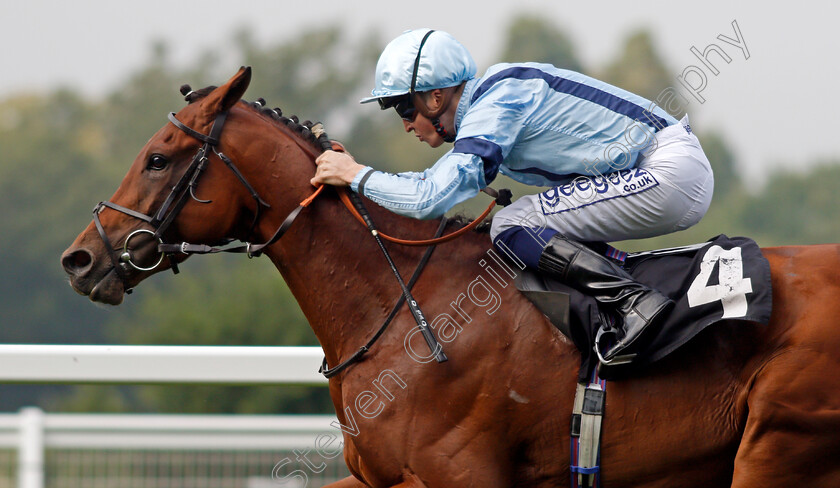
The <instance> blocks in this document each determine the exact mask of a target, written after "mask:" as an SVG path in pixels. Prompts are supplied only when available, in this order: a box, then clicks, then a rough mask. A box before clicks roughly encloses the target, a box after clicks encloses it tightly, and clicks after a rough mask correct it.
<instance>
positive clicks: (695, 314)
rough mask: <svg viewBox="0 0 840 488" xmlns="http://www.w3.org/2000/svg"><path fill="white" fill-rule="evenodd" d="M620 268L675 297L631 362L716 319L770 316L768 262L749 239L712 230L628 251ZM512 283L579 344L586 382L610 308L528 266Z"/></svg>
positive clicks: (661, 353)
mask: <svg viewBox="0 0 840 488" xmlns="http://www.w3.org/2000/svg"><path fill="white" fill-rule="evenodd" d="M623 266H624V269H625V270H626V271H627V272H629V273H630V274H631V275H632V276H633V277H634V278H635V279H636V280H638V281H639V282H641V283H644V284H646V285H648V286H650V287H651V288H654V289H656V290H659V291H660V292H661V293H662V294H664V295H666V296H668V297H669V298H671V299H672V300H674V302H676V306H675V307H674V309H673V311H672V312H671V313H670V314H669V315H668V317H666V318H665V319H664V321H663V322H662V323H661V325H659V326H658V328H657V329H656V330H654V331H651V332H650V333H649V334H646V336H645V339H644V343H643V344H641V345H639V347H638V348H637V349H636V351H634V352H637V353H638V355H637V356H636V358H635V359H634V360H633V362H632V363H631V365H629V366H630V367H632V366H642V365H645V364H650V363H653V362H655V361H658V360H660V359H662V358H663V357H665V356H667V355H668V354H670V353H672V352H673V351H674V350H676V349H677V348H679V347H680V346H682V345H683V344H685V343H686V342H688V341H689V340H690V339H691V338H692V337H694V336H695V335H697V334H698V333H699V332H700V331H702V330H703V329H705V328H706V327H708V326H709V325H711V324H714V323H715V322H718V321H721V320H743V321H749V322H757V323H761V324H767V323H768V321H769V320H770V313H771V310H772V288H771V284H770V264H769V263H768V262H767V259H766V258H765V257H764V255H763V254H762V253H761V250H760V249H759V247H758V245H757V244H756V243H755V242H754V241H753V240H752V239H749V238H746V237H733V238H730V237H727V236H725V235H719V236H717V237H715V238H713V239H710V240H709V241H707V242H705V243H702V244H697V245H694V246H686V247H679V248H672V249H660V250H656V251H647V252H640V253H630V254H627V256H626V258H625V259H624V260H623ZM517 288H519V289H520V290H521V291H522V292H523V293H524V294H525V295H526V296H527V297H528V298H529V299H531V301H532V302H534V304H535V305H536V306H537V307H538V308H539V309H540V310H542V312H543V313H544V314H545V315H546V316H547V317H548V318H549V319H550V320H551V322H552V323H553V324H554V325H555V326H556V327H557V328H559V329H560V330H561V331H562V332H563V333H564V334H566V336H568V337H569V338H570V339H571V340H572V341H573V342H574V343H575V345H576V346H577V347H578V349H580V351H581V353H582V358H581V360H582V363H581V370H580V378H579V379H580V381H585V380H586V379H587V376H588V374H589V373H590V372H591V371H592V370H593V368H594V367H595V366H597V365H598V362H599V361H598V356H597V355H596V354H595V350H594V346H595V336H596V334H597V333H598V330H599V329H600V328H602V327H611V326H612V323H613V322H614V318H613V317H612V316H611V313H610V311H609V310H604V309H603V308H601V309H599V306H598V304H597V302H596V301H595V299H593V298H592V297H589V296H586V295H583V294H582V293H580V292H578V291H576V290H574V289H572V288H570V287H568V286H566V285H564V284H562V283H560V282H558V281H556V280H552V279H551V278H548V277H545V276H542V275H541V274H539V273H537V272H534V271H530V270H525V271H523V272H522V274H520V275H519V276H518V278H517ZM611 368H622V367H621V366H613V367H611ZM602 371H603V369H602Z"/></svg>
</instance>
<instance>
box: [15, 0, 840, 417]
mask: <svg viewBox="0 0 840 488" xmlns="http://www.w3.org/2000/svg"><path fill="white" fill-rule="evenodd" d="M384 44H385V41H384V40H383V39H380V38H379V37H378V36H377V35H376V34H375V33H372V34H370V35H369V36H368V37H366V38H364V39H361V40H358V41H354V42H351V41H349V40H348V39H347V38H346V37H345V35H344V33H343V32H342V31H341V30H340V29H338V28H323V29H321V30H315V31H312V32H310V33H309V34H307V35H306V36H305V37H302V38H296V39H294V40H292V41H288V42H284V43H279V44H275V45H268V46H260V45H257V44H256V43H255V41H254V40H253V39H252V38H251V37H250V36H249V35H248V33H247V32H246V31H242V32H240V33H239V34H237V35H236V36H234V38H233V39H232V45H234V46H235V48H236V51H237V52H238V59H239V60H241V62H237V63H236V66H231V65H229V64H227V63H222V62H220V60H219V59H218V57H217V56H215V55H214V54H213V53H203V54H202V53H198V54H197V56H196V59H195V62H194V64H192V65H189V66H177V67H176V66H173V65H172V63H171V62H170V61H169V60H168V57H167V48H166V46H165V45H164V44H161V43H158V44H155V45H154V46H152V49H151V51H150V58H149V59H148V60H147V61H146V63H145V64H144V65H143V66H141V67H140V68H139V69H138V70H137V71H136V72H134V73H132V74H130V75H129V76H128V77H127V78H126V79H125V81H124V83H122V84H121V85H120V86H118V87H115V88H114V89H113V91H112V92H111V93H110V94H108V95H107V96H105V97H103V98H102V99H99V100H91V99H87V98H84V97H82V96H81V95H79V94H78V93H76V92H74V91H71V90H56V91H53V92H50V93H43V94H40V95H37V96H34V95H20V96H12V97H9V98H7V99H5V100H0V148H2V151H0V208H2V210H3V211H2V212H0V228H2V232H0V318H2V325H3V327H2V328H0V341H2V342H5V343H77V344H78V343H120V344H207V345H214V344H223V345H317V341H316V339H315V337H314V334H313V333H312V332H311V330H310V329H309V327H308V325H307V324H306V321H305V319H304V318H303V316H302V314H301V313H300V310H299V309H298V307H297V304H296V303H295V301H294V298H293V297H292V295H291V293H290V292H289V290H288V289H287V288H286V286H285V284H284V283H283V281H282V279H281V277H280V275H279V274H278V273H277V272H276V270H274V268H273V267H272V266H271V263H270V262H268V260H266V259H263V260H254V261H249V260H247V259H242V258H235V257H219V256H215V257H197V258H192V259H190V260H189V261H188V262H187V263H185V265H184V266H183V273H182V274H181V275H179V276H177V277H173V276H172V275H171V274H168V273H166V274H161V275H157V276H155V277H153V278H151V279H150V280H148V281H147V282H146V283H144V284H143V286H141V287H140V288H139V289H138V290H137V292H136V293H135V294H134V295H133V296H131V297H129V298H128V299H127V301H126V303H125V304H124V305H122V306H120V307H119V308H103V307H96V306H93V305H91V304H90V303H89V302H88V301H87V300H86V299H85V298H82V297H79V296H77V295H75V293H74V292H73V291H72V290H71V289H70V287H69V286H67V284H66V282H65V281H66V280H65V279H64V276H63V272H62V270H61V267H60V265H59V260H58V258H59V255H60V253H61V252H62V251H63V250H64V248H66V247H67V246H68V245H69V244H70V243H71V242H72V240H73V239H74V238H75V236H76V235H77V234H78V233H79V232H80V231H81V230H82V229H83V228H84V227H85V226H86V225H88V223H89V222H90V219H91V217H90V211H91V209H92V208H93V206H94V205H95V204H96V203H97V202H98V201H99V200H103V199H107V198H108V197H109V196H110V195H111V194H112V192H113V191H114V190H115V189H116V187H117V186H118V184H119V181H120V180H121V178H122V175H123V174H124V173H125V171H126V169H127V168H128V166H129V165H130V163H131V161H132V160H133V159H134V157H135V155H136V153H137V151H138V150H139V149H140V147H141V146H142V145H143V144H144V143H145V141H146V140H147V139H148V138H149V137H150V136H151V135H152V134H153V133H154V132H156V131H157V130H158V129H159V128H160V127H161V126H162V125H163V124H164V123H165V121H166V119H165V116H166V113H168V112H169V111H174V110H177V109H178V108H179V107H180V106H182V104H183V103H184V102H183V99H182V97H181V96H180V95H179V93H178V87H179V86H180V85H181V84H182V83H190V84H191V85H192V86H193V87H194V88H198V87H201V86H205V85H210V84H221V83H222V82H224V81H225V80H227V79H228V77H229V76H230V75H232V74H233V72H234V71H235V69H236V67H238V65H239V64H247V65H251V66H253V68H254V72H253V75H254V77H253V81H252V83H251V87H250V89H249V91H248V94H247V95H246V98H248V99H250V100H253V99H256V98H257V97H263V98H265V99H266V100H267V101H268V104H269V106H271V107H275V106H279V107H281V108H282V109H283V111H284V112H285V113H286V114H292V113H294V114H297V115H298V116H299V117H300V118H301V119H302V120H304V119H307V118H309V119H312V120H321V121H323V122H325V123H326V127H327V129H328V131H329V133H330V135H331V136H332V137H334V138H337V139H340V140H342V141H344V142H345V143H346V145H347V147H348V149H349V150H350V152H352V153H353V154H354V155H355V156H356V157H357V158H358V159H359V160H360V161H364V162H367V163H369V164H371V165H373V166H376V167H378V168H381V169H385V170H389V171H405V170H420V169H422V168H425V167H428V166H430V165H431V163H432V162H433V161H434V160H435V159H436V158H437V157H439V156H440V154H442V151H443V150H445V149H438V150H433V149H429V148H428V147H427V146H425V145H423V146H422V147H421V146H419V145H418V143H417V142H416V140H415V138H414V137H413V135H408V134H405V133H404V130H403V127H402V125H401V124H400V123H399V121H398V119H397V117H396V115H395V114H393V113H392V112H391V111H388V112H386V113H384V114H380V113H379V110H378V107H375V106H373V105H366V106H362V107H359V106H358V105H357V104H356V102H357V100H358V98H359V97H360V96H363V95H364V94H365V93H366V91H367V90H369V89H370V84H371V83H372V72H373V66H374V64H375V61H376V58H377V56H378V53H379V50H380V49H381V46H383V45H384ZM498 60H499V61H526V60H527V61H542V62H551V63H554V64H556V65H558V66H561V67H564V68H568V69H575V70H580V71H584V72H587V73H589V74H592V75H595V76H599V77H602V78H604V79H605V80H606V81H609V82H612V83H614V84H617V85H619V86H623V87H626V88H628V89H630V90H633V91H636V92H638V93H640V94H642V95H644V96H647V97H649V98H655V97H656V95H657V94H658V93H660V92H661V90H663V89H665V88H666V87H667V86H669V85H670V84H671V83H672V82H673V81H674V79H673V76H672V75H673V74H675V73H676V72H675V71H674V70H673V69H671V68H670V67H668V66H666V65H665V64H664V63H663V61H662V58H661V56H660V55H659V54H658V53H657V51H656V48H655V41H654V39H653V37H652V36H651V35H650V33H648V32H646V31H639V32H636V33H633V34H631V35H630V36H629V37H628V38H627V39H626V43H625V45H624V47H623V49H620V50H619V51H618V54H617V55H616V57H615V59H614V60H612V61H611V62H609V63H608V64H607V65H606V66H604V67H600V68H597V67H596V68H592V67H585V66H583V65H582V64H581V62H580V61H579V60H578V58H577V56H576V55H575V49H574V46H573V45H572V43H571V41H570V39H569V37H568V36H567V35H566V33H565V32H563V31H562V30H561V29H559V28H557V27H556V26H553V25H551V24H548V23H546V22H545V21H543V20H542V19H540V18H539V17H536V16H523V17H520V18H517V19H513V20H512V22H511V24H510V28H509V30H508V32H507V39H506V42H505V44H504V46H503V49H502V52H501V54H500V56H499V59H498ZM700 138H701V140H702V142H703V145H704V148H705V150H706V153H707V155H708V156H709V159H710V160H711V162H712V165H713V166H714V169H715V174H716V190H715V198H714V201H713V203H712V207H711V209H710V210H709V213H708V215H707V216H706V217H705V218H704V219H703V221H702V222H701V223H700V224H698V225H697V226H695V227H693V228H691V229H689V230H687V231H684V232H681V233H678V234H673V235H669V236H663V237H659V238H656V239H647V240H644V241H636V242H627V243H620V246H621V247H624V248H625V249H627V250H637V249H644V248H655V247H667V246H673V245H683V244H688V243H691V242H698V241H703V240H706V239H708V238H710V237H712V236H714V235H717V234H720V233H726V234H729V235H749V236H751V237H754V238H756V240H758V241H759V244H762V245H778V244H810V243H822V242H835V241H837V240H838V236H839V235H840V228H838V227H840V219H838V218H837V209H838V208H840V196H838V195H840V192H837V191H836V189H835V188H834V187H835V186H840V165H838V164H837V163H838V162H837V161H827V162H824V164H822V165H819V166H815V167H813V169H811V170H808V171H805V172H800V173H777V174H773V175H771V176H770V178H769V181H768V182H767V184H765V185H763V186H761V187H756V186H749V187H748V186H747V185H746V184H745V182H744V180H743V179H742V177H741V172H742V168H739V166H738V162H737V159H736V157H735V155H734V154H733V152H732V150H731V149H730V148H729V147H728V146H727V142H726V139H725V138H724V137H723V136H722V135H721V134H719V133H715V132H707V133H702V134H700ZM745 176H746V175H745ZM509 184H510V186H511V187H512V188H513V189H514V194H515V195H522V194H523V193H526V192H534V191H536V190H535V189H533V188H526V187H524V186H523V185H518V184H515V183H511V182H510V180H506V179H505V178H500V179H499V180H497V182H496V184H494V186H508V185H509ZM486 204H487V199H486V197H479V198H476V199H474V201H471V202H468V203H467V204H464V205H462V206H459V208H457V209H455V210H454V211H455V212H467V213H472V214H475V213H476V212H477V211H478V209H479V208H483V207H484V206H485V205H486ZM26 403H38V404H41V405H42V406H45V407H46V408H51V409H61V410H78V411H123V410H130V411H144V412H146V411H148V412H153V411H165V412H262V413H270V412H329V411H331V405H330V402H329V400H328V398H327V392H326V389H324V388H303V387H299V388H298V387H284V388H266V387H254V388H249V387H247V388H246V387H189V388H185V387H177V388H176V387H162V386H142V387H93V386H85V387H77V388H68V387H52V388H48V387H27V386H17V387H8V386H7V387H2V388H0V410H9V409H17V408H18V407H19V406H21V405H23V404H26Z"/></svg>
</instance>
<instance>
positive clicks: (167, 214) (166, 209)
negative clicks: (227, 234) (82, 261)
mask: <svg viewBox="0 0 840 488" xmlns="http://www.w3.org/2000/svg"><path fill="white" fill-rule="evenodd" d="M227 115H228V113H227V112H222V113H220V114H219V115H217V116H216V119H215V120H214V121H213V126H212V127H211V128H210V134H209V135H205V134H202V133H201V132H198V131H196V130H195V129H193V128H191V127H189V126H187V125H185V124H184V123H182V122H181V121H180V120H178V119H177V117H175V113H170V114H169V121H170V122H172V124H173V125H175V127H177V128H178V129H180V130H181V131H183V132H184V133H186V134H187V135H189V136H191V137H193V138H195V139H198V140H199V141H201V142H203V145H202V146H201V148H199V150H198V152H197V153H196V154H195V156H193V159H192V162H191V163H190V165H189V166H188V167H187V170H186V171H185V172H184V174H183V175H182V176H181V178H180V179H179V180H178V182H177V183H176V184H175V186H173V187H172V190H171V191H170V192H169V195H168V196H167V197H166V200H164V202H163V204H162V205H161V206H160V208H159V209H158V210H157V211H156V212H155V213H154V215H146V214H144V213H142V212H138V211H136V210H132V209H130V208H126V207H123V206H121V205H117V204H116V203H113V202H110V201H104V202H99V204H98V205H97V206H96V207H95V208H94V209H93V222H94V224H95V225H96V230H97V231H98V232H99V236H100V237H101V238H102V241H103V242H104V243H105V248H106V249H107V251H108V255H109V256H110V258H111V262H112V263H113V265H114V266H113V268H112V270H113V271H114V272H116V273H117V276H118V277H119V278H120V280H121V281H122V282H123V285H124V288H125V292H126V293H131V289H130V288H129V286H128V276H127V274H126V273H127V271H128V269H129V267H131V268H134V269H136V270H138V271H152V270H154V269H155V268H157V267H158V266H159V265H160V264H161V263H163V260H164V258H167V259H168V260H169V264H170V267H171V268H172V271H173V272H174V273H176V274H177V273H178V264H177V261H176V260H175V259H174V253H175V252H178V251H181V252H183V253H188V252H201V251H202V249H203V248H209V249H215V248H210V247H209V246H203V247H202V246H201V245H200V246H195V245H193V244H187V243H181V244H167V243H165V242H164V240H163V239H164V234H165V233H166V231H167V229H169V226H170V225H172V222H173V221H174V220H175V217H177V216H178V214H179V213H180V212H181V209H182V208H183V207H184V205H185V204H186V203H187V201H188V198H192V199H193V200H195V201H196V202H199V203H203V204H207V203H211V201H210V200H201V199H199V198H198V197H196V195H195V187H196V185H197V183H198V178H199V177H200V176H201V173H202V172H203V171H204V170H205V168H206V167H207V163H208V162H209V161H210V159H209V157H210V156H211V155H212V154H215V155H216V156H218V157H219V159H221V160H222V162H224V163H225V165H226V166H227V167H228V168H230V169H231V171H233V173H234V174H235V175H236V177H237V179H238V180H239V181H240V182H241V183H242V184H243V185H245V187H246V188H247V189H248V191H249V192H250V193H251V196H252V197H253V198H254V200H255V202H256V211H255V212H254V220H253V222H252V223H251V229H250V230H249V234H250V233H252V232H253V230H254V227H255V226H256V223H257V220H258V219H259V216H260V210H261V209H262V208H263V207H265V208H270V205H269V204H268V203H266V202H265V201H264V200H263V199H262V198H260V196H259V195H258V194H257V192H256V190H254V187H253V186H252V185H251V184H250V183H248V181H247V180H246V179H245V177H244V176H243V175H242V173H241V172H240V171H239V169H238V168H237V167H236V165H234V164H233V161H231V160H230V158H228V157H227V156H226V155H225V154H224V153H222V152H221V151H219V150H218V148H217V147H218V145H219V137H220V135H221V133H222V128H223V127H224V124H225V120H226V119H227ZM105 208H110V209H112V210H116V211H118V212H121V213H124V214H126V215H129V216H131V217H134V218H136V219H138V220H142V221H143V222H146V223H148V224H149V225H150V226H152V228H153V229H154V230H148V229H137V230H135V231H133V232H131V233H130V234H129V235H128V237H126V239H125V242H124V244H123V248H122V252H121V253H119V254H117V252H116V251H115V250H114V247H113V246H112V245H111V241H110V240H109V239H108V236H107V234H106V233H105V228H104V227H103V226H102V222H101V221H100V219H99V214H101V213H102V211H103V210H105ZM296 215H297V214H295V216H296ZM284 224H285V222H284ZM289 225H291V222H290V223H289ZM141 234H149V235H151V236H152V238H153V239H156V240H157V241H158V246H157V249H158V252H159V253H160V259H158V260H157V262H156V263H155V264H154V265H152V266H141V265H139V264H137V263H136V262H135V259H134V257H133V255H132V252H131V249H130V247H129V244H130V243H131V240H132V238H134V237H135V236H138V235H141ZM196 247H198V248H199V249H194V248H196ZM191 248H193V249H191ZM261 248H262V246H260V249H261ZM252 249H253V247H252V246H251V245H250V244H248V245H247V246H244V252H249V253H251V251H252ZM226 250H229V251H231V252H237V250H235V249H226ZM206 252H212V251H206ZM239 252H242V251H239Z"/></svg>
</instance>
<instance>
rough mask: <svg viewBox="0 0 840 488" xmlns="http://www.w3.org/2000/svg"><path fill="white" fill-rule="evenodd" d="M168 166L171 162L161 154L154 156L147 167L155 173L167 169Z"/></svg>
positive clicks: (150, 158)
mask: <svg viewBox="0 0 840 488" xmlns="http://www.w3.org/2000/svg"><path fill="white" fill-rule="evenodd" d="M167 164H169V161H168V160H167V159H166V158H165V157H163V156H161V155H160V154H152V155H151V156H150V157H149V164H148V165H147V166H146V167H147V168H149V169H151V170H154V171H161V170H163V169H166V165H167Z"/></svg>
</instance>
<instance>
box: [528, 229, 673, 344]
mask: <svg viewBox="0 0 840 488" xmlns="http://www.w3.org/2000/svg"><path fill="white" fill-rule="evenodd" d="M539 270H540V271H542V272H543V273H547V274H549V275H550V276H552V277H553V278H555V279H557V280H559V281H561V282H563V283H565V284H567V285H568V286H571V287H572V288H575V289H577V290H578V291H580V292H582V293H584V294H586V295H589V296H592V297H593V298H595V300H597V301H598V303H601V304H605V305H609V306H611V307H612V308H614V309H615V310H616V311H617V312H618V314H619V315H620V316H621V317H620V318H621V329H622V331H623V334H619V335H618V341H617V342H616V343H615V344H614V345H613V346H612V347H611V348H610V349H609V351H607V352H606V353H605V354H601V357H602V359H603V360H604V361H610V360H611V359H613V358H615V357H616V356H617V355H618V354H619V353H620V352H622V351H624V350H626V349H627V348H628V347H629V346H630V345H631V344H633V343H634V342H636V340H638V339H639V338H640V337H641V336H642V334H643V333H644V332H645V331H646V330H649V329H651V328H652V325H653V324H655V322H656V319H657V318H658V317H662V316H664V315H666V314H664V313H662V312H664V311H665V310H666V309H669V308H670V307H671V306H672V305H673V303H674V302H673V301H671V300H670V299H669V298H667V297H665V296H664V295H662V294H660V293H659V292H658V291H656V290H653V289H651V288H649V287H647V286H645V285H643V284H641V283H639V282H637V281H636V280H634V279H633V277H632V276H630V274H628V273H627V272H626V271H624V270H623V269H621V268H620V267H618V266H617V265H616V264H614V263H613V262H611V261H610V260H609V259H607V258H606V257H604V256H601V255H600V254H598V253H596V252H594V251H592V250H591V249H589V248H588V247H586V246H583V245H581V244H578V243H576V242H572V241H569V240H568V239H566V238H564V237H562V236H560V234H555V235H554V236H553V237H552V238H551V240H549V242H548V246H546V248H545V250H543V253H542V255H541V256H540V262H539ZM660 314H661V315H660Z"/></svg>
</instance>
